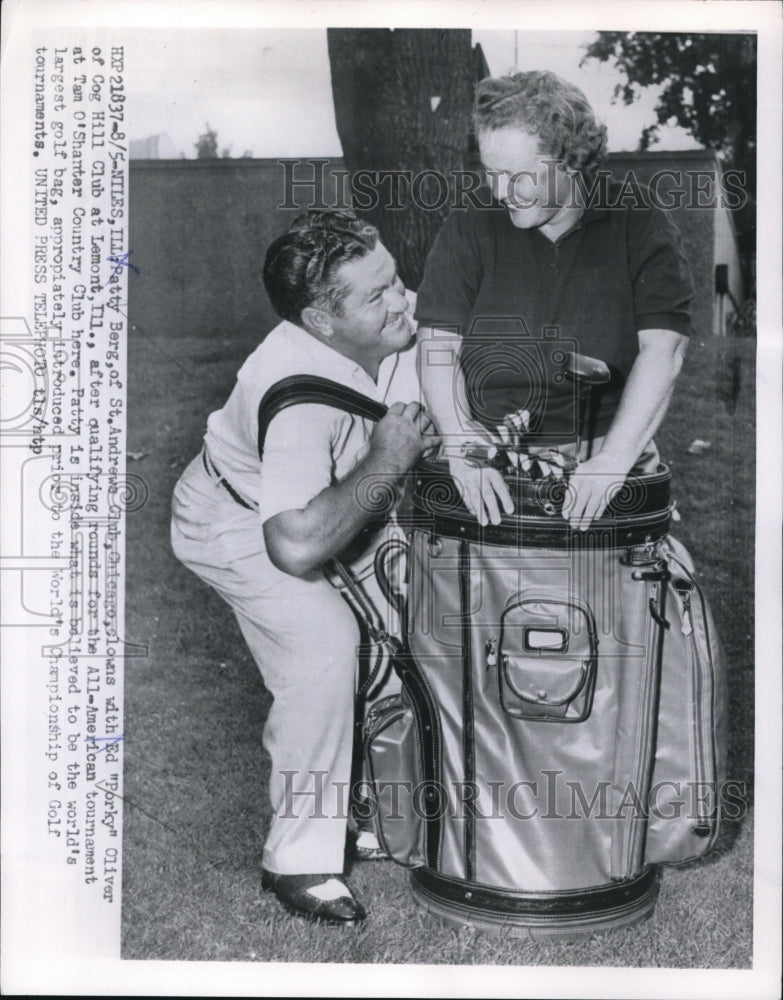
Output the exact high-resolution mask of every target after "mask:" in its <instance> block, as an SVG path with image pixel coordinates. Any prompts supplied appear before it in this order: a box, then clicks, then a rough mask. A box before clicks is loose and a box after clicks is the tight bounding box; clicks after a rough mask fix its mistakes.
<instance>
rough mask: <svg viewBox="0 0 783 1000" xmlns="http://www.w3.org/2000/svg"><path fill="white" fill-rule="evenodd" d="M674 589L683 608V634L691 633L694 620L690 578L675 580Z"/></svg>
mask: <svg viewBox="0 0 783 1000" xmlns="http://www.w3.org/2000/svg"><path fill="white" fill-rule="evenodd" d="M674 589H675V590H676V591H677V597H678V598H679V600H680V608H681V609H682V634H683V635H691V634H692V632H693V621H692V619H691V591H692V590H693V585H692V584H691V583H690V582H689V581H688V580H675V581H674Z"/></svg>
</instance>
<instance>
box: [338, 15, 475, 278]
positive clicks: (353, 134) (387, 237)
mask: <svg viewBox="0 0 783 1000" xmlns="http://www.w3.org/2000/svg"><path fill="white" fill-rule="evenodd" d="M327 38H328V45H329V62H330V66H331V73H332V93H333V96H334V108H335V118H336V122H337V133H338V135H339V137H340V142H341V143H342V147H343V157H344V159H345V165H346V167H347V169H348V170H349V171H350V172H351V174H352V178H353V182H354V188H353V190H354V205H355V208H356V210H357V212H358V213H359V214H361V215H362V216H364V217H365V218H368V219H369V220H370V221H372V222H373V223H374V224H375V225H376V226H377V227H378V229H379V230H380V232H381V238H382V240H383V242H384V244H385V245H386V247H387V248H388V249H389V251H390V252H391V253H392V254H393V255H394V256H395V257H396V259H397V263H398V270H399V273H400V276H401V277H402V279H403V281H404V282H405V284H406V285H407V286H408V287H410V288H414V289H415V288H417V287H418V285H419V282H420V281H421V276H422V272H423V268H424V261H425V259H426V256H427V253H428V251H429V249H430V246H431V245H432V241H433V239H434V238H435V235H436V234H437V232H438V230H439V229H440V226H441V225H442V223H443V220H444V219H445V217H446V215H448V212H449V208H450V206H451V205H452V204H453V202H454V190H455V175H456V174H457V173H459V172H460V171H464V170H465V169H466V154H467V149H468V130H469V119H470V108H471V103H472V99H473V85H474V83H475V68H474V67H475V61H474V56H473V51H472V49H471V43H470V31H469V30H453V29H451V30H439V29H399V30H395V31H391V30H389V29H378V28H359V29H354V28H350V29H343V28H330V29H329V30H328V32H327ZM365 171H369V172H370V174H369V176H368V174H367V173H362V172H365ZM425 171H426V172H428V173H424V172H425Z"/></svg>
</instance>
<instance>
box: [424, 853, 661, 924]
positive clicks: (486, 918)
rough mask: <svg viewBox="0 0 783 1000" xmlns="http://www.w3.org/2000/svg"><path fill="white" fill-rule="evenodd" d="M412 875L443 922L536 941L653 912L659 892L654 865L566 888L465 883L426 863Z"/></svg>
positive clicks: (428, 905)
mask: <svg viewBox="0 0 783 1000" xmlns="http://www.w3.org/2000/svg"><path fill="white" fill-rule="evenodd" d="M410 879H411V889H412V891H413V898H414V899H415V901H416V902H417V903H418V905H419V906H421V907H422V908H423V909H425V910H427V911H428V912H429V913H431V914H432V915H433V916H436V917H438V918H439V919H440V920H442V921H443V922H444V923H448V924H452V925H454V926H470V927H477V928H481V929H483V930H492V931H501V930H502V931H503V932H504V933H508V934H512V935H520V936H528V937H531V938H534V939H536V940H558V941H576V940H579V939H581V938H582V937H585V936H589V935H592V934H593V933H595V932H597V931H605V930H610V929H612V928H614V927H623V926H625V925H627V924H635V923H638V922H640V921H642V920H645V919H646V918H647V917H649V916H650V914H651V913H652V911H653V909H654V907H655V901H656V898H657V896H658V882H659V873H658V869H657V867H655V866H650V867H648V868H647V869H645V870H644V871H643V872H642V873H641V874H640V875H639V876H637V877H636V878H632V879H626V880H624V881H622V882H617V883H616V884H613V885H609V886H605V885H602V886H597V887H596V888H588V889H581V890H577V891H573V890H572V891H568V892H511V891H509V890H503V889H496V888H493V887H491V886H480V885H473V884H472V885H470V887H467V886H466V885H465V884H464V882H462V881H461V880H458V879H451V878H448V877H447V876H443V875H439V874H437V873H435V872H432V871H430V870H429V869H427V868H417V869H415V870H414V871H412V872H411V875H410Z"/></svg>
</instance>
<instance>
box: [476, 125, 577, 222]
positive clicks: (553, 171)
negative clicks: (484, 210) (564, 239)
mask: <svg viewBox="0 0 783 1000" xmlns="http://www.w3.org/2000/svg"><path fill="white" fill-rule="evenodd" d="M478 141H479V150H480V152H481V162H482V165H483V166H484V169H485V170H486V172H487V178H488V180H489V184H490V187H491V189H492V194H493V197H495V198H496V199H497V200H498V201H500V202H502V203H503V204H504V205H505V206H506V208H507V209H508V214H509V218H510V219H511V222H512V223H513V225H515V226H516V227H517V228H518V229H537V228H544V227H548V228H550V229H557V228H558V227H559V225H560V223H561V221H564V220H565V218H566V217H567V216H570V215H571V214H572V213H573V210H574V209H577V210H578V207H577V205H576V203H575V202H574V197H573V189H572V184H571V181H570V177H569V174H568V172H567V171H566V170H565V168H564V167H563V165H562V163H561V162H559V161H557V160H555V159H553V158H552V157H550V156H547V155H546V154H545V153H542V152H541V150H540V148H539V143H538V137H537V136H535V135H531V134H530V133H529V132H525V131H524V130H523V129H520V128H517V127H514V126H507V127H505V128H499V129H492V130H487V131H482V132H480V133H479V137H478Z"/></svg>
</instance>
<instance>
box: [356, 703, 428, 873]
mask: <svg viewBox="0 0 783 1000" xmlns="http://www.w3.org/2000/svg"><path fill="white" fill-rule="evenodd" d="M420 754H421V748H420V746H419V743H418V738H417V731H416V717H415V714H414V712H413V709H412V707H411V706H410V704H409V702H408V699H407V697H406V696H405V695H404V694H402V695H391V696H390V697H388V698H384V699H383V700H382V701H381V702H379V703H378V704H377V705H375V706H373V709H372V710H371V713H370V716H369V717H368V720H367V724H366V727H365V738H364V758H365V766H366V768H367V775H368V778H369V781H370V783H371V784H372V786H373V792H374V796H375V809H376V815H375V829H376V832H377V834H378V840H379V842H380V844H381V847H382V848H383V849H384V850H385V851H386V853H387V854H388V855H389V857H390V858H391V859H392V860H393V861H396V862H397V864H399V865H403V866H404V867H406V868H418V867H421V865H423V864H424V863H425V858H424V833H425V830H424V817H423V815H421V809H420V808H419V809H417V797H418V792H417V789H418V787H419V785H420V783H421V781H422V778H421V767H420V763H419V758H420Z"/></svg>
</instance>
